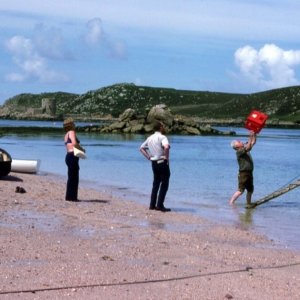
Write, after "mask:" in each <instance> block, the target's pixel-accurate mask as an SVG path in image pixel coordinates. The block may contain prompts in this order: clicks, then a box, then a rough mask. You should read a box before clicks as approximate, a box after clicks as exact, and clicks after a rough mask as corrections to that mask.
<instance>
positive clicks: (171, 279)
mask: <svg viewBox="0 0 300 300" xmlns="http://www.w3.org/2000/svg"><path fill="white" fill-rule="evenodd" d="M295 266H300V262H294V263H287V264H282V265H278V266H265V267H263V266H261V267H250V266H248V267H246V268H244V269H237V270H228V271H220V272H210V273H203V274H194V275H187V276H179V277H172V278H164V279H152V280H151V279H150V280H140V281H123V282H115V283H95V284H85V285H84V284H83V285H74V286H60V287H49V288H40V289H39V288H37V289H24V290H14V291H0V295H9V294H21V293H32V294H35V293H37V292H49V291H59V290H70V289H84V288H97V287H114V286H126V285H136V284H147V283H148V284H149V283H160V282H170V281H177V280H187V279H193V278H200V277H207V276H218V275H226V274H233V273H242V272H250V271H255V270H271V269H283V268H289V267H295Z"/></svg>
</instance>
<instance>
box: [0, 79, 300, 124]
mask: <svg viewBox="0 0 300 300" xmlns="http://www.w3.org/2000/svg"><path fill="white" fill-rule="evenodd" d="M43 98H54V99H55V100H56V108H57V111H56V114H57V115H66V114H72V115H80V116H82V117H84V116H87V117H88V116H91V115H108V114H110V115H112V116H114V117H117V116H118V115H119V114H120V113H122V112H123V111H124V110H125V109H127V108H134V109H136V110H137V111H138V112H140V113H144V112H145V110H147V109H150V108H151V107H152V106H154V105H156V104H160V103H164V104H166V105H168V106H169V107H170V108H171V110H172V112H173V113H178V114H183V115H189V116H198V117H207V118H216V119H220V118H222V119H226V118H227V119H228V118H244V117H245V115H247V114H248V113H249V112H250V111H251V110H252V109H257V110H261V111H263V112H265V113H267V114H268V115H269V117H270V119H278V120H280V121H293V122H299V123H300V86H294V87H287V88H281V89H275V90H270V91H265V92H261V93H255V94H231V93H216V92H205V91H202V92H201V91H200V92H198V91H185V90H175V89H167V88H154V87H145V86H135V85H134V84H116V85H112V86H108V87H104V88H101V89H97V90H93V91H88V92H87V93H85V94H82V95H77V94H69V93H63V92H59V93H42V94H38V95H33V94H21V95H18V96H15V97H13V98H11V99H9V100H8V101H6V102H5V104H4V105H3V107H2V108H1V110H2V111H3V108H5V107H6V111H7V110H9V111H12V110H13V109H17V108H20V107H27V108H29V107H39V106H40V105H41V101H42V99H43Z"/></svg>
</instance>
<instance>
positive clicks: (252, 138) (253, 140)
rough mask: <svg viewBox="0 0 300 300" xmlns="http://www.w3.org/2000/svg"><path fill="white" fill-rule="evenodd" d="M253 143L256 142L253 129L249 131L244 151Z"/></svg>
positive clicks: (250, 147)
mask: <svg viewBox="0 0 300 300" xmlns="http://www.w3.org/2000/svg"><path fill="white" fill-rule="evenodd" d="M255 143H256V133H255V132H254V131H251V132H250V135H249V140H248V143H247V144H246V147H245V149H246V151H250V150H251V149H252V147H253V146H254V145H255Z"/></svg>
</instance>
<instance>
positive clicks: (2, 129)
mask: <svg viewBox="0 0 300 300" xmlns="http://www.w3.org/2000/svg"><path fill="white" fill-rule="evenodd" d="M5 120H7V119H5ZM10 120H11V121H49V120H45V119H43V120H41V119H22V120H21V119H18V120H13V119H10ZM115 120H116V119H111V120H108V119H97V120H96V119H95V120H94V119H93V120H90V119H89V120H86V119H83V118H79V119H75V122H76V121H77V122H90V123H93V122H100V121H101V122H102V124H101V125H87V126H78V127H77V130H78V131H79V132H86V133H89V132H92V133H95V132H96V131H97V130H95V129H97V128H98V129H99V128H101V127H103V126H107V125H108V124H110V123H112V122H113V121H115ZM50 121H53V122H55V121H61V120H50ZM195 121H196V122H199V123H200V124H203V125H210V126H212V127H216V126H217V127H228V128H234V127H236V128H238V127H244V123H243V122H241V121H236V120H225V119H224V120H217V119H199V118H196V119H195ZM265 128H278V129H300V124H298V123H293V122H287V121H278V122H273V121H269V122H268V121H267V123H266V125H265ZM61 131H62V128H61V127H51V126H49V127H41V126H18V127H13V126H0V135H5V134H8V133H13V134H14V133H15V134H16V133H45V132H49V133H51V132H53V133H55V132H61Z"/></svg>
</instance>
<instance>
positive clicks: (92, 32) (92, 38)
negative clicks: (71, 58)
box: [85, 18, 104, 46]
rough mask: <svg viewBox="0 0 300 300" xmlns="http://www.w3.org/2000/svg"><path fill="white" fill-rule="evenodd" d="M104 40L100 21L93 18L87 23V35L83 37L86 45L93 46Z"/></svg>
mask: <svg viewBox="0 0 300 300" xmlns="http://www.w3.org/2000/svg"><path fill="white" fill-rule="evenodd" d="M103 38H104V32H103V28H102V21H101V19H99V18H94V19H92V20H90V21H88V23H87V33H86V35H85V40H86V42H87V44H88V45H91V46H94V45H97V44H99V43H101V41H102V40H103Z"/></svg>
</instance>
